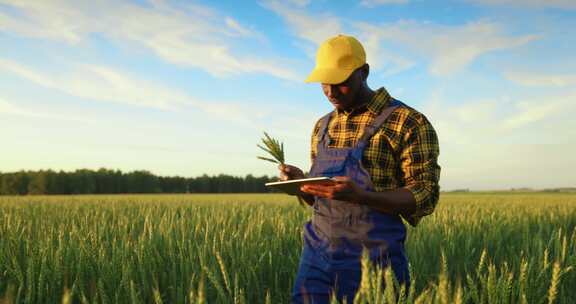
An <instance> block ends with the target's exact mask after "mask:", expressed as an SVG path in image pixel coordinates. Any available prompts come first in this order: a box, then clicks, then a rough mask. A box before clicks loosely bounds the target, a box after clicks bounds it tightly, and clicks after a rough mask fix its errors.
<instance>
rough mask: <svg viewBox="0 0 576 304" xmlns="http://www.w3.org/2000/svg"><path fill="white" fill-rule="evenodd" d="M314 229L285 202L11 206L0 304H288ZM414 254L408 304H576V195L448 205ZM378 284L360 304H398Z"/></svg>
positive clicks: (4, 217)
mask: <svg viewBox="0 0 576 304" xmlns="http://www.w3.org/2000/svg"><path fill="white" fill-rule="evenodd" d="M308 217H309V211H308V210H307V209H305V208H303V207H300V206H299V205H298V203H297V201H296V200H295V199H293V198H291V197H288V196H284V195H264V194H263V195H141V196H138V195H126V196H50V197H46V196H44V197H43V196H37V197H34V196H33V197H0V303H13V302H14V303H60V302H63V303H84V302H85V303H288V302H289V296H290V289H291V284H292V281H293V279H294V277H295V275H296V270H297V265H298V260H299V255H300V250H301V246H302V239H301V228H302V224H303V223H304V222H305V221H306V219H307V218H308ZM406 246H407V251H408V254H409V259H410V263H411V272H412V278H413V282H414V283H413V284H412V287H413V288H412V289H411V290H410V291H407V292H406V293H405V295H404V297H407V300H408V302H410V303H411V302H418V303H458V302H461V303H552V302H553V303H574V302H575V301H576V288H574V287H575V286H576V269H575V268H576V195H575V194H560V193H549V194H544V193H529V194H528V193H525V194H521V193H463V194H443V195H442V197H441V201H440V203H439V206H438V208H437V210H436V212H435V213H434V214H433V215H432V216H429V217H427V218H425V219H424V220H423V221H422V223H421V224H420V225H419V226H418V227H417V228H415V229H409V234H408V242H407V245H406ZM370 271H371V272H370V273H368V272H365V273H366V274H370V275H368V276H365V278H364V279H365V280H364V281H363V283H362V290H361V293H360V295H359V297H358V300H357V303H382V302H383V301H385V300H388V301H390V300H393V299H392V298H394V297H396V296H397V295H396V294H394V293H391V292H388V293H386V292H384V295H381V294H382V292H379V291H378V288H376V287H378V286H380V285H379V284H378V282H376V280H379V279H381V277H382V276H377V275H375V274H376V273H377V272H378V271H377V270H370ZM384 277H386V276H384ZM388 279H390V276H388ZM389 290H391V289H389ZM402 294H403V293H400V295H401V296H402Z"/></svg>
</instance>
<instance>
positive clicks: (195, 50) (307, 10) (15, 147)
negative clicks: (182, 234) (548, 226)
mask: <svg viewBox="0 0 576 304" xmlns="http://www.w3.org/2000/svg"><path fill="white" fill-rule="evenodd" d="M575 26H576V2H575V1H572V0H551V1H543V0H457V1H417V0H364V1H359V2H354V1H306V0H299V1H296V0H293V1H265V0H263V1H257V2H248V1H242V2H240V1H159V0H150V1H57V0H51V1H23V0H20V1H12V0H8V1H7V0H0V136H1V152H0V157H1V158H0V171H15V170H20V169H33V170H36V169H48V168H52V169H64V170H73V169H77V168H93V169H97V168H100V167H107V168H117V169H121V170H135V169H146V170H150V171H152V172H154V173H156V174H161V175H183V176H196V175H200V174H203V173H208V174H219V173H227V174H234V175H245V174H248V173H252V174H256V175H261V174H268V175H275V174H276V168H275V167H274V166H273V165H271V164H269V163H266V162H263V161H260V160H257V159H256V157H255V156H256V155H260V154H261V153H260V151H259V150H258V148H257V147H256V143H258V142H259V139H260V137H261V135H262V132H263V131H267V132H269V133H270V134H271V135H273V136H275V137H277V138H279V139H280V140H282V141H284V142H285V146H286V150H287V161H288V162H289V163H292V164H294V165H297V166H299V167H302V168H304V169H307V168H308V167H309V165H310V161H309V142H310V133H311V131H312V130H311V129H312V126H313V124H314V122H315V121H316V120H317V119H318V118H319V117H321V116H322V115H323V114H325V113H326V112H328V111H330V110H331V105H330V104H329V103H328V101H326V100H325V98H324V96H323V95H322V92H321V90H320V87H319V85H317V84H305V83H303V79H304V78H305V77H306V75H307V73H308V72H309V71H310V70H311V69H312V68H313V66H314V55H315V50H316V48H317V46H318V44H319V43H320V42H322V41H323V40H324V39H326V38H328V37H330V36H332V35H334V34H338V33H345V34H350V35H354V36H356V37H358V38H359V39H360V40H361V41H362V42H363V44H364V46H365V48H366V51H367V60H368V62H369V63H370V65H371V75H370V78H369V84H370V86H371V87H372V88H374V89H376V88H379V87H381V86H384V87H386V88H387V89H388V91H389V92H390V93H391V95H393V96H395V97H396V98H398V99H400V100H402V101H404V102H405V103H407V104H409V105H411V106H412V107H414V108H416V109H417V110H419V111H421V112H422V113H424V114H425V115H426V116H427V117H428V119H429V120H430V121H431V122H432V123H433V125H434V127H435V128H436V130H437V132H438V135H439V139H440V143H441V156H440V161H439V162H440V165H441V166H442V177H441V186H442V188H443V189H445V190H450V189H456V188H471V189H506V188H510V187H534V188H545V187H554V186H574V185H575V181H576V157H574V154H575V152H576V120H575V119H574V116H575V115H576V60H575V59H576V56H575V55H574V54H576V35H574V34H573V32H572V31H573V28H574V27H575Z"/></svg>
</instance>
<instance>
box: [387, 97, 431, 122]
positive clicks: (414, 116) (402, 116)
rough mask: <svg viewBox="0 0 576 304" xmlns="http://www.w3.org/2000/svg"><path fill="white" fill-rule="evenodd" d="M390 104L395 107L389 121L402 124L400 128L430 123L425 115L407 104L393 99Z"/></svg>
mask: <svg viewBox="0 0 576 304" xmlns="http://www.w3.org/2000/svg"><path fill="white" fill-rule="evenodd" d="M390 106H396V107H397V108H396V109H395V110H394V112H393V113H392V114H391V115H390V120H391V122H392V123H394V124H397V125H399V126H402V129H412V128H415V127H418V126H422V125H430V121H429V120H428V118H427V117H426V115H424V114H423V113H422V112H420V111H419V110H416V109H415V108H413V107H412V106H410V105H409V104H406V103H404V102H402V101H400V100H397V99H394V100H393V101H392V103H391V104H390Z"/></svg>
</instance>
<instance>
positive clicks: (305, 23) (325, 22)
mask: <svg viewBox="0 0 576 304" xmlns="http://www.w3.org/2000/svg"><path fill="white" fill-rule="evenodd" d="M263 5H264V6H265V7H266V8H268V9H270V10H272V11H273V12H275V13H276V14H278V15H279V16H281V17H282V18H284V20H285V21H286V22H287V23H288V25H289V26H290V27H291V28H292V30H293V32H294V34H295V35H296V36H297V37H298V38H300V39H303V40H306V41H308V42H312V43H314V44H320V43H321V42H323V41H324V40H326V39H327V38H329V37H331V36H334V35H336V34H340V33H342V28H341V25H340V20H339V19H338V18H337V17H335V16H333V15H331V14H322V15H311V14H308V13H307V12H305V11H304V10H302V9H299V8H294V7H290V6H288V5H285V4H283V3H281V2H280V1H266V2H264V3H263Z"/></svg>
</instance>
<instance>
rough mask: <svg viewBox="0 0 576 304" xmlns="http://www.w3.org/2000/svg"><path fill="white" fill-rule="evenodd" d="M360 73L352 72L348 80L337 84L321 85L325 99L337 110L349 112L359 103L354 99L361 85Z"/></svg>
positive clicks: (359, 70) (357, 71) (359, 71)
mask: <svg viewBox="0 0 576 304" xmlns="http://www.w3.org/2000/svg"><path fill="white" fill-rule="evenodd" d="M362 81H363V79H362V71H361V69H358V70H356V71H354V72H353V73H352V74H351V75H350V77H348V79H346V80H344V81H343V82H341V83H339V84H326V83H323V84H322V91H323V92H324V95H326V98H328V100H329V101H330V103H332V105H334V107H335V108H336V109H338V110H350V109H352V108H354V106H356V104H357V103H358V102H359V101H358V100H357V98H356V96H357V95H358V91H359V90H360V87H361V85H362Z"/></svg>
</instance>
